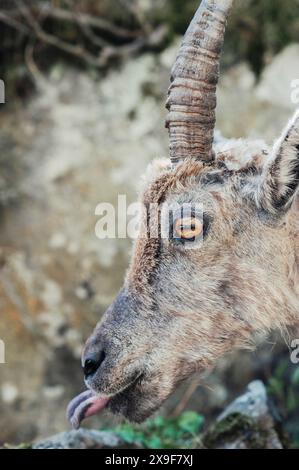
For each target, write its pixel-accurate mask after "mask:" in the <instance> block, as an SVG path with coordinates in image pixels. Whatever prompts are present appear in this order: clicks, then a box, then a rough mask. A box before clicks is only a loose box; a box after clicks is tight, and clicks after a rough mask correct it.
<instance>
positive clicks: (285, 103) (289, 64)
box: [255, 44, 299, 110]
mask: <svg viewBox="0 0 299 470" xmlns="http://www.w3.org/2000/svg"><path fill="white" fill-rule="evenodd" d="M298 79H299V44H291V45H289V46H287V47H286V48H285V49H284V50H283V51H282V52H280V53H279V54H278V55H277V56H276V57H275V58H274V59H273V61H272V62H271V63H270V64H269V65H268V66H267V67H265V69H264V71H263V73H262V78H261V81H260V83H259V85H258V87H257V88H256V91H255V93H256V97H257V98H258V99H259V100H261V101H264V102H266V103H271V105H272V106H273V105H275V106H280V107H282V108H287V109H290V110H292V109H295V108H296V107H298V104H299V99H298V100H297V99H295V95H296V92H295V90H294V88H295V86H297V90H298V88H299V83H298ZM295 80H296V81H297V85H296V82H295ZM297 97H298V93H297Z"/></svg>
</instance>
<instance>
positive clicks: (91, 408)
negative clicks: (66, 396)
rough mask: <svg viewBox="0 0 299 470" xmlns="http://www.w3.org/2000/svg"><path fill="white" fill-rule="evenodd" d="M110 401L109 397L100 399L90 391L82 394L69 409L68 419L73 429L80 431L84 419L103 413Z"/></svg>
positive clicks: (73, 401)
mask: <svg viewBox="0 0 299 470" xmlns="http://www.w3.org/2000/svg"><path fill="white" fill-rule="evenodd" d="M108 401H109V398H108V397H98V396H97V395H95V394H94V393H93V392H91V391H90V390H86V391H85V392H83V393H80V395H78V396H77V397H75V398H74V399H73V400H72V401H71V402H70V404H69V406H68V407H67V418H68V420H69V422H70V423H71V425H72V427H73V428H74V429H78V428H79V427H80V423H81V421H83V419H85V418H88V417H89V416H93V415H95V414H97V413H99V412H100V411H102V409H103V408H105V406H106V405H107V403H108Z"/></svg>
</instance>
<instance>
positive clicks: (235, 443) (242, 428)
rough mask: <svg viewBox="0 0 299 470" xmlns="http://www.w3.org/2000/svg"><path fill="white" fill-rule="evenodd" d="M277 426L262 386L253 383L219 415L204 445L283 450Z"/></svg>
mask: <svg viewBox="0 0 299 470" xmlns="http://www.w3.org/2000/svg"><path fill="white" fill-rule="evenodd" d="M276 426H277V423H275V420H274V418H273V416H272V412H271V410H270V408H269V405H268V398H267V392H266V389H265V386H264V384H263V383H262V382H261V381H259V380H255V381H253V382H251V383H250V384H249V385H248V387H247V390H246V391H245V392H244V393H243V394H242V395H240V396H239V397H238V398H236V399H235V400H234V401H233V402H232V403H231V404H230V405H228V406H227V407H226V408H225V410H224V411H223V412H222V413H221V414H220V415H219V417H218V418H217V422H216V424H215V425H214V426H213V427H212V429H210V430H209V431H208V432H207V433H206V436H205V437H204V438H203V442H204V445H205V446H207V447H209V448H217V449H282V448H283V445H282V442H281V440H280V437H279V435H278V432H277V429H276Z"/></svg>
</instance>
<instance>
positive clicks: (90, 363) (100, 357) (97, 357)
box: [83, 351, 106, 378]
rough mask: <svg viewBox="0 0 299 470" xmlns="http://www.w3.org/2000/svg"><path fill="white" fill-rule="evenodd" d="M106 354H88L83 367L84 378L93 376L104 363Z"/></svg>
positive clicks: (102, 352)
mask: <svg viewBox="0 0 299 470" xmlns="http://www.w3.org/2000/svg"><path fill="white" fill-rule="evenodd" d="M105 357H106V354H105V352H104V351H101V352H100V353H99V354H90V355H89V356H87V357H86V359H85V361H84V365H83V371H84V375H85V377H86V378H87V377H89V376H90V375H93V374H94V373H95V372H96V371H97V370H98V368H99V367H100V365H101V364H102V363H103V362H104V360H105Z"/></svg>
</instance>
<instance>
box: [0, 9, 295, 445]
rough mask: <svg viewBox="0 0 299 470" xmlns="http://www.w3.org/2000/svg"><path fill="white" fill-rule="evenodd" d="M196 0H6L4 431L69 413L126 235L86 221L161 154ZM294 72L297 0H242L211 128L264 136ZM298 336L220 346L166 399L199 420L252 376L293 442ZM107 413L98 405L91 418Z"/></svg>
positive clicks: (290, 94)
mask: <svg viewBox="0 0 299 470" xmlns="http://www.w3.org/2000/svg"><path fill="white" fill-rule="evenodd" d="M198 3H199V2H198V0H185V1H182V0H136V1H135V0H97V1H89V0H81V1H79V0H78V1H75V0H52V1H49V0H48V1H46V0H45V1H34V2H33V1H13V0H9V1H5V0H2V1H1V0H0V28H1V44H0V56H1V60H0V64H1V65H0V78H2V79H3V80H4V81H5V85H6V103H5V104H4V105H3V104H2V105H0V106H1V108H0V112H1V114H0V339H2V340H3V341H4V342H5V345H6V364H0V446H1V444H4V443H7V442H8V443H11V444H21V443H27V442H31V441H32V440H36V439H42V438H45V437H47V436H49V435H51V434H54V433H59V432H62V431H65V430H66V429H67V428H68V424H67V422H66V420H65V407H66V404H67V402H68V400H69V399H70V398H72V396H73V395H74V394H76V393H78V392H79V391H80V390H81V389H83V388H84V387H83V382H82V373H81V368H80V360H79V358H80V353H81V348H82V345H83V343H84V340H85V339H86V337H87V336H88V335H89V334H90V332H91V330H92V328H93V327H94V325H95V323H96V322H97V321H98V320H99V319H100V318H101V315H102V314H103V312H104V311H105V309H106V308H107V306H108V305H109V304H110V302H111V301H112V300H113V298H114V296H115V295H116V293H117V291H118V289H119V287H120V286H121V284H122V280H123V276H124V272H125V270H126V267H127V265H128V260H129V255H130V247H131V242H130V240H129V239H109V240H108V239H105V240H99V239H98V238H97V237H96V236H95V225H96V222H97V220H98V218H97V216H96V215H95V208H96V206H97V204H98V203H100V202H111V203H113V204H114V205H115V206H116V207H117V196H118V194H126V196H127V201H128V203H130V202H132V201H135V200H136V190H137V189H138V185H139V181H140V178H141V176H142V173H143V172H144V170H145V168H146V166H147V164H148V163H149V162H150V161H151V159H152V158H154V157H161V156H167V155H168V136H167V132H166V130H165V129H164V119H165V115H166V111H165V108H164V105H165V97H166V92H167V87H168V83H169V75H170V68H171V65H172V63H173V60H174V57H175V54H176V51H177V49H178V45H179V43H180V40H181V34H183V32H184V31H185V29H186V27H187V25H188V23H189V21H190V19H191V17H192V15H193V12H194V11H195V9H196V7H197V6H198ZM298 79H299V2H298V0H285V1H284V2H281V1H278V0H264V1H260V0H244V1H242V2H238V3H237V4H236V7H235V9H234V11H233V14H232V17H231V18H230V21H229V27H228V32H227V37H226V43H225V50H224V54H223V63H222V74H221V80H220V85H219V89H218V115H217V127H218V129H219V130H221V132H222V134H223V135H224V136H226V137H241V136H248V137H261V138H263V139H265V140H266V141H267V142H268V143H271V142H272V141H273V139H274V138H275V137H276V136H277V135H278V133H279V132H280V130H281V128H282V127H283V126H284V124H285V122H286V120H287V119H288V118H289V117H290V115H291V114H292V111H293V110H294V109H295V108H296V103H295V102H294V101H296V99H295V100H294V96H295V95H296V93H295V95H294V92H295V91H296V90H295V89H294V86H295V85H294V83H295V82H294V80H297V88H298ZM298 95H299V93H297V98H299V96H298ZM295 97H296V96H295ZM292 98H293V99H292ZM298 101H299V99H298ZM298 101H297V107H298ZM266 301H267V300H266V299H265V302H266ZM292 337H296V336H294V334H293V333H291V332H290V335H289V337H286V338H280V337H276V336H274V337H271V338H270V339H269V338H267V339H265V338H260V339H259V340H258V342H259V347H258V349H257V351H256V352H255V353H253V354H252V353H245V352H238V353H236V354H234V355H232V356H230V357H227V358H225V359H224V360H223V361H222V362H221V364H219V365H218V367H217V369H216V370H215V371H214V372H213V373H212V374H211V375H210V376H209V377H206V378H204V379H201V381H200V383H199V380H198V378H193V379H192V380H190V381H189V382H188V383H186V384H184V385H183V386H182V387H181V389H180V390H179V391H178V392H177V393H176V394H175V395H174V396H173V397H172V398H171V399H170V400H169V401H168V403H167V404H166V406H165V407H164V408H163V410H161V412H160V415H161V416H165V417H166V418H167V419H168V418H169V419H176V418H177V417H179V416H181V414H182V413H184V412H186V411H188V410H193V411H195V412H197V413H200V414H203V415H204V416H203V418H204V419H205V422H206V423H207V425H208V424H209V423H211V422H213V420H214V419H215V417H216V416H217V415H219V413H220V412H222V411H223V409H224V408H225V406H226V405H227V403H229V402H230V401H231V400H232V399H233V398H234V397H236V396H237V395H238V394H239V393H241V392H242V390H243V389H244V388H245V386H246V385H247V384H248V383H249V382H250V381H251V380H253V379H262V380H263V381H264V383H265V384H266V388H267V393H268V395H269V399H270V400H271V401H272V402H273V403H274V404H275V405H276V407H277V410H279V411H277V416H276V418H277V420H278V421H280V422H281V426H282V428H283V430H284V431H287V432H288V434H289V436H290V439H289V445H290V446H299V398H298V391H299V372H298V370H299V369H298V366H296V365H294V364H292V363H291V361H290V358H289V355H290V351H289V348H288V344H289V342H290V338H292ZM117 425H119V422H118V420H117V419H115V418H113V417H111V415H108V414H104V415H103V416H101V417H99V418H95V419H92V420H90V423H87V427H88V426H90V427H93V428H96V429H101V428H105V429H107V428H109V429H110V428H113V427H115V426H117Z"/></svg>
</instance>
